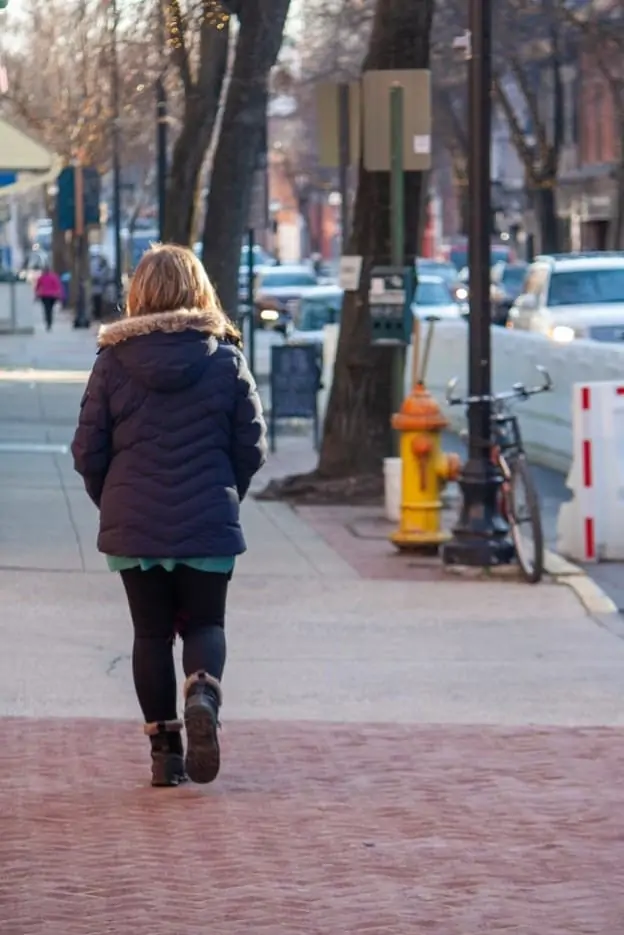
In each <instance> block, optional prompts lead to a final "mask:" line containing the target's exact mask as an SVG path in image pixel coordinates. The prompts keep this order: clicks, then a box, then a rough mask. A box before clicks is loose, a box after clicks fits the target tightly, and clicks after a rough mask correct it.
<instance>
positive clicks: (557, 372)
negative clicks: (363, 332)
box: [324, 321, 624, 484]
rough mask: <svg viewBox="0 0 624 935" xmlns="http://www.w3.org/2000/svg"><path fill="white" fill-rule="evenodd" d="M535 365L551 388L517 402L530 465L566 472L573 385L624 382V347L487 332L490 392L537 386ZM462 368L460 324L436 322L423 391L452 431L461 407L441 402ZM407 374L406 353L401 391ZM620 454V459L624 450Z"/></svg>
mask: <svg viewBox="0 0 624 935" xmlns="http://www.w3.org/2000/svg"><path fill="white" fill-rule="evenodd" d="M331 327H332V328H333V331H332V332H331V333H328V336H327V337H328V340H327V341H326V346H325V360H324V376H325V380H324V383H325V387H326V394H328V393H329V388H330V384H331V375H332V372H333V365H334V360H335V353H336V347H337V331H338V328H337V326H335V325H334V326H331ZM327 331H329V329H327ZM537 364H542V365H543V366H544V367H546V368H547V370H548V371H549V373H550V375H551V377H552V379H553V383H554V386H553V390H552V391H551V392H550V393H543V394H541V395H540V396H533V397H531V398H530V399H529V400H527V401H526V402H523V403H519V404H518V412H519V414H520V424H521V428H522V434H523V438H524V442H525V445H526V448H527V452H528V454H529V456H530V458H531V459H532V461H534V462H535V463H536V464H542V465H544V466H546V467H550V468H553V469H555V470H557V471H561V472H562V473H566V472H567V471H569V469H570V467H571V463H572V393H573V387H574V384H575V383H578V382H585V383H591V382H596V381H599V380H600V381H602V380H618V379H619V378H622V380H623V381H624V347H620V346H619V345H616V344H602V343H599V342H594V341H581V340H579V341H574V342H572V343H570V344H556V343H555V342H553V341H550V340H549V339H548V338H545V337H542V336H541V335H538V334H532V333H529V332H519V331H509V330H507V329H505V328H492V383H493V388H494V390H495V391H500V390H503V389H510V388H511V386H512V385H513V384H514V383H525V384H533V383H539V382H540V378H539V374H538V373H537V370H536V369H535V368H536V365H537ZM467 370H468V326H467V324H466V322H464V321H453V322H437V323H436V326H435V335H434V338H433V343H432V348H431V357H430V360H429V369H428V372H427V377H426V383H427V388H428V389H429V391H430V392H431V393H432V394H433V395H434V396H435V397H436V399H437V400H438V402H440V403H441V404H442V405H443V408H444V412H445V413H446V415H447V417H448V418H449V421H450V422H451V426H452V427H453V428H454V429H459V428H463V427H464V426H465V424H466V415H465V412H464V411H463V409H462V408H461V407H457V408H453V409H449V408H448V407H447V406H446V404H445V403H444V395H445V390H446V384H447V382H448V381H449V380H450V379H451V377H454V376H456V377H459V386H458V391H459V392H463V391H466V390H467ZM410 373H411V349H410V351H408V360H407V367H406V392H407V389H408V386H407V383H408V380H409V374H410ZM623 402H624V400H623ZM622 454H623V456H624V451H623V453H622ZM623 484H624V481H623Z"/></svg>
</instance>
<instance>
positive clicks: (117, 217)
mask: <svg viewBox="0 0 624 935" xmlns="http://www.w3.org/2000/svg"><path fill="white" fill-rule="evenodd" d="M111 16H112V20H113V22H112V32H111V45H112V56H111V58H112V61H111V71H112V73H111V92H112V94H111V96H112V102H111V103H112V110H113V126H112V129H113V140H112V144H113V147H112V148H113V230H114V251H115V291H116V300H117V305H118V306H121V305H122V304H123V285H122V265H123V261H122V252H121V153H120V135H119V134H120V126H119V121H120V116H121V115H120V112H119V57H118V54H117V26H118V19H119V17H118V11H117V0H112V5H111Z"/></svg>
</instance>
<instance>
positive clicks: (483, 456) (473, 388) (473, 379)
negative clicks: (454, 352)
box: [443, 0, 513, 567]
mask: <svg viewBox="0 0 624 935" xmlns="http://www.w3.org/2000/svg"><path fill="white" fill-rule="evenodd" d="M469 18H470V19H469V24H468V26H469V30H470V35H471V55H470V63H469V98H470V99H469V119H470V133H469V137H470V139H469V151H468V178H469V186H470V215H469V231H468V254H469V256H468V259H469V269H470V317H469V319H468V322H469V325H468V333H469V338H468V343H469V359H468V367H469V377H468V393H469V395H470V396H480V397H485V398H484V399H483V400H482V401H480V402H477V403H474V404H472V405H470V406H469V408H468V428H469V439H470V440H469V456H468V461H467V462H466V464H465V465H464V468H463V471H462V476H461V479H460V486H461V490H462V494H463V505H462V511H461V515H460V518H459V521H458V523H457V526H456V528H455V529H454V530H453V539H452V540H451V542H449V543H448V544H447V545H446V546H445V547H444V550H443V557H444V561H445V563H446V564H448V565H473V566H478V567H488V566H491V565H500V564H504V563H506V562H509V561H511V559H512V557H513V546H512V545H511V543H510V541H509V538H508V532H509V530H508V526H507V523H506V522H505V520H504V519H503V517H502V515H501V514H500V510H499V491H500V484H501V481H502V478H501V476H500V473H499V471H498V470H497V468H496V467H495V466H494V465H493V464H492V459H491V451H490V438H491V425H490V419H491V405H490V402H489V399H488V397H489V396H490V394H491V392H492V374H491V342H490V327H491V315H490V219H491V204H492V195H491V190H490V146H491V135H492V134H491V130H492V98H491V87H492V0H470V8H469Z"/></svg>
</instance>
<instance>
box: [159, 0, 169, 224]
mask: <svg viewBox="0 0 624 935" xmlns="http://www.w3.org/2000/svg"><path fill="white" fill-rule="evenodd" d="M158 38H159V46H160V54H161V58H162V60H163V61H164V60H165V12H164V9H163V4H162V0H159V3H158ZM156 152H157V167H156V168H157V179H158V237H159V240H160V241H161V242H162V241H163V240H164V239H165V205H166V199H167V92H166V89H165V75H164V70H161V72H160V73H159V75H158V79H157V81H156Z"/></svg>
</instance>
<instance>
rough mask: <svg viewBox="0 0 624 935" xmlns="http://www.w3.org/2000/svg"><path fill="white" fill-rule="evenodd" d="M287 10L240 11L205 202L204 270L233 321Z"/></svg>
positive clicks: (272, 6) (259, 5) (283, 5)
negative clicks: (271, 80)
mask: <svg viewBox="0 0 624 935" xmlns="http://www.w3.org/2000/svg"><path fill="white" fill-rule="evenodd" d="M288 6H289V0H256V2H254V3H248V4H245V5H244V6H243V7H242V11H241V19H240V32H239V34H238V42H237V46H236V59H235V62H234V68H233V71H232V77H231V80H230V86H229V88H228V93H227V99H226V103H225V111H224V114H223V122H222V124H221V132H220V134H219V143H218V145H217V150H216V153H215V160H214V166H213V170H212V177H211V180H210V191H209V193H208V196H207V199H206V214H205V219H204V233H203V260H204V265H205V267H206V269H207V271H208V275H209V276H210V278H211V280H212V282H213V283H214V285H215V287H216V290H217V293H218V295H219V297H220V299H221V303H222V305H223V307H224V308H225V309H226V310H227V311H228V313H229V314H230V315H232V317H234V318H235V317H236V315H237V304H238V270H239V266H240V255H241V243H242V239H243V235H244V232H245V229H246V227H247V222H248V217H249V208H250V204H251V191H252V183H253V172H254V168H255V165H256V161H257V158H258V154H259V152H260V148H261V146H262V141H263V137H264V130H265V121H266V111H267V103H268V79H269V73H270V71H271V68H272V67H273V66H274V64H275V62H276V60H277V56H278V53H279V50H280V46H281V44H282V35H283V31H284V23H285V21H286V14H287V13H288Z"/></svg>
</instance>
